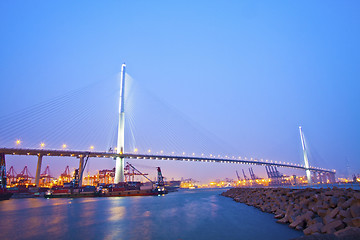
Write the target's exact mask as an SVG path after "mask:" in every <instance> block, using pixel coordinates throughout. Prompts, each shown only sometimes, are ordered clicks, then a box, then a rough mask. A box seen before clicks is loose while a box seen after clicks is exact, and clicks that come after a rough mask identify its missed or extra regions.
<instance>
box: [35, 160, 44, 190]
mask: <svg viewBox="0 0 360 240" xmlns="http://www.w3.org/2000/svg"><path fill="white" fill-rule="evenodd" d="M42 157H43V156H42V155H41V154H38V161H37V166H36V175H35V185H36V187H39V184H40V172H41V164H42Z"/></svg>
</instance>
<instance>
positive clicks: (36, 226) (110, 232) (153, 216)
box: [0, 189, 303, 240]
mask: <svg viewBox="0 0 360 240" xmlns="http://www.w3.org/2000/svg"><path fill="white" fill-rule="evenodd" d="M223 191H224V190H221V189H199V190H180V191H178V192H174V193H170V194H167V195H166V196H146V197H111V198H78V199H64V198H63V199H42V198H31V199H11V200H8V201H1V202H0V214H1V220H0V239H12V240H13V239H123V240H126V239H142V240H161V239H164V240H165V239H166V240H171V239H174V240H179V239H182V240H187V239H196V240H201V239H204V240H205V239H206V240H209V239H227V240H229V239H241V240H246V239H252V240H253V239H269V240H271V239H274V240H275V239H276V240H280V239H292V238H296V237H299V236H302V235H303V234H302V232H299V231H295V230H293V229H290V228H289V227H288V226H287V225H282V224H278V223H276V222H275V219H274V216H273V215H272V214H268V213H263V212H261V211H260V210H258V209H256V208H253V207H250V206H247V205H245V204H241V203H237V202H234V201H233V200H232V199H230V198H226V197H223V196H220V195H219V194H220V193H221V192H223Z"/></svg>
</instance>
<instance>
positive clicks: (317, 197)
mask: <svg viewBox="0 0 360 240" xmlns="http://www.w3.org/2000/svg"><path fill="white" fill-rule="evenodd" d="M221 195H222V196H225V197H230V198H233V199H234V201H236V202H240V203H245V204H247V205H248V206H253V207H256V208H258V209H260V210H261V211H263V212H267V213H273V214H274V215H275V216H274V218H276V219H278V220H277V221H276V222H278V223H282V224H289V227H290V228H294V229H296V230H299V231H303V233H304V234H305V236H303V237H300V238H298V239H360V191H359V190H353V189H350V188H348V189H339V188H336V187H334V188H332V189H330V188H319V189H314V188H306V189H291V188H231V189H229V190H227V191H226V192H223V193H222V194H221Z"/></svg>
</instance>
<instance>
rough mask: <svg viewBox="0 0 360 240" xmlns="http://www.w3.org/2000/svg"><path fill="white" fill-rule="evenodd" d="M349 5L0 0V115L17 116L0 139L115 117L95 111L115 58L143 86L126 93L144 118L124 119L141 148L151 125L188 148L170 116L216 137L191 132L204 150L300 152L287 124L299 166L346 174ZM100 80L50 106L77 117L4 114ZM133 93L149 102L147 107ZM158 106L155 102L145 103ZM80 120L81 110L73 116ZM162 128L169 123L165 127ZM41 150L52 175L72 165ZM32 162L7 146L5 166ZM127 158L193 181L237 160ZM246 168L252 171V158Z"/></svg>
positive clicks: (359, 163) (351, 164)
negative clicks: (305, 161) (305, 151)
mask: <svg viewBox="0 0 360 240" xmlns="http://www.w3.org/2000/svg"><path fill="white" fill-rule="evenodd" d="M359 11H360V3H359V1H105V2H104V1H1V3H0V33H1V38H0V81H1V90H2V91H1V94H0V109H1V114H0V115H1V116H2V121H1V124H2V125H3V126H7V125H6V124H10V123H9V122H14V127H13V128H14V132H16V131H15V130H16V128H17V127H19V128H20V126H25V127H24V130H23V129H22V128H21V129H20V130H18V132H16V134H15V135H16V136H15V135H14V136H13V135H12V133H14V132H11V131H10V130H9V128H7V130H4V131H5V133H2V135H3V136H0V141H2V143H3V142H4V141H6V142H11V144H12V146H13V145H14V144H13V142H14V141H15V138H21V139H22V140H23V141H24V147H26V146H30V145H31V144H26V139H28V141H27V142H28V143H29V142H30V141H32V140H30V139H31V137H32V136H35V135H36V134H38V133H39V132H41V131H40V128H41V127H42V128H43V129H42V131H43V132H44V133H48V135H49V138H51V137H53V136H54V135H55V133H56V130H54V129H59V130H58V132H61V134H60V133H56V138H55V137H54V140H53V141H58V142H59V143H58V142H56V143H52V144H53V147H52V148H56V147H55V145H56V144H57V145H58V146H60V145H61V144H62V143H63V142H61V141H63V140H62V138H64V139H65V138H66V137H67V135H66V134H67V132H72V133H77V132H76V131H78V130H77V128H85V129H86V128H87V126H90V125H88V124H91V123H90V122H97V123H98V126H97V127H94V126H91V127H90V128H91V131H89V130H87V132H88V135H86V136H88V137H87V139H91V134H90V133H92V132H93V131H94V132H96V129H100V128H98V127H99V126H112V125H113V124H114V121H113V120H111V119H113V117H112V116H116V110H115V111H114V113H115V115H111V114H110V113H109V114H108V113H106V114H105V113H103V114H102V113H101V112H99V113H98V115H95V112H97V111H100V110H101V111H105V110H106V109H107V110H109V109H116V107H115V108H114V107H113V106H110V105H111V104H109V102H111V103H115V105H116V104H117V103H116V101H117V100H116V99H117V98H116V96H117V89H118V78H117V75H118V73H119V71H120V68H121V64H122V63H123V62H126V64H127V73H128V74H130V76H131V77H132V82H136V84H134V85H136V86H139V88H141V89H145V90H141V91H140V90H139V91H135V90H134V92H136V93H137V94H133V97H134V99H135V100H134V101H136V99H137V100H138V101H140V100H139V98H140V99H141V98H143V99H142V100H143V102H145V103H148V104H149V106H145V105H141V104H139V105H138V106H142V108H141V107H140V110H139V109H138V111H139V112H142V113H143V115H142V116H141V114H140V115H138V116H141V117H138V118H136V124H137V126H138V127H137V129H138V133H137V136H138V137H137V138H143V137H144V136H145V135H146V134H145V132H146V131H145V130H147V132H146V133H147V134H148V136H145V138H148V140H146V141H144V143H143V145H144V146H142V148H143V149H142V150H144V149H145V148H146V147H147V146H146V142H147V143H148V145H151V146H149V147H152V148H153V149H155V150H153V151H160V150H161V148H162V146H161V144H162V142H161V141H165V142H166V141H167V140H166V137H165V136H164V137H159V136H158V138H156V137H157V136H156V132H159V131H160V132H161V131H164V132H165V133H164V135H166V136H167V137H172V135H174V136H177V137H179V136H180V135H181V136H187V137H184V139H182V140H181V141H180V140H177V139H176V138H175V140H174V142H175V143H174V146H175V145H176V144H178V145H179V143H181V142H183V143H184V144H185V145H193V146H197V145H196V144H199V141H195V140H194V139H195V138H192V137H191V134H193V133H194V130H193V129H192V128H187V127H182V126H187V125H186V124H183V125H182V123H181V121H182V120H179V119H181V118H185V121H187V122H191V123H192V125H195V126H196V129H200V130H199V132H201V133H204V132H205V133H209V134H213V135H211V136H216V137H200V138H199V139H203V140H204V141H206V142H207V140H206V139H211V140H214V139H216V141H219V142H222V143H224V145H225V147H219V150H217V149H216V147H217V145H216V144H215V143H214V144H213V145H211V144H210V143H209V146H208V147H203V149H205V150H207V149H211V151H212V152H207V154H209V153H213V154H217V151H219V152H220V154H225V153H224V152H225V151H229V152H230V153H229V154H234V155H240V156H247V157H249V158H250V157H256V158H264V159H273V160H278V161H286V162H288V161H289V162H293V163H301V161H302V159H301V145H300V138H299V133H298V126H299V125H302V126H303V130H304V133H305V136H306V138H307V140H308V143H309V148H310V151H311V157H310V162H311V164H312V165H318V166H321V167H325V168H331V169H336V170H337V171H338V173H339V176H342V175H346V174H349V173H350V174H353V173H359V172H360V159H359V156H360V140H359V135H360V127H359V122H360V112H359V104H360V83H359V80H360V79H359V77H360V60H359V56H360V45H359V42H360V27H359V26H360V14H359ZM99 81H100V83H101V84H100V85H97V87H92V88H91V89H90V90H84V91H83V92H81V93H79V94H78V95H79V97H80V96H82V97H84V96H85V98H86V99H87V101H84V102H83V103H81V101H80V100H79V101H77V100H76V98H75V97H74V96H73V95H76V94H73V95H72V97H74V99H75V100H74V99H72V102H71V103H70V105H69V106H70V107H67V108H66V109H67V110H63V111H65V112H67V113H68V114H69V116H71V117H70V118H71V119H75V120H77V119H78V120H77V121H78V123H81V124H79V125H81V126H77V127H72V128H71V127H67V126H68V125H66V124H63V125H61V126H62V127H60V125H56V126H52V125H53V122H52V121H51V118H50V117H49V118H46V117H42V116H44V115H51V114H50V113H51V111H52V110H54V109H55V110H54V111H55V112H56V111H57V110H56V109H57V108H56V107H59V106H58V105H56V104H55V103H54V104H53V105H50V106H49V109H45V110H41V107H37V108H35V110H34V111H30V112H31V113H28V114H27V115H26V114H24V115H23V117H21V116H17V117H16V118H15V117H12V118H9V119H8V120H6V116H7V115H9V114H11V113H13V112H16V111H21V109H28V108H29V107H31V106H33V105H34V104H38V103H40V102H49V101H50V99H53V98H54V97H56V96H63V95H65V94H67V93H69V91H70V92H71V91H73V90H76V89H82V88H84V87H86V86H89V85H91V84H93V83H96V82H99ZM102 81H104V83H102ZM105 82H106V83H105ZM105 85H106V87H105ZM134 88H135V87H134ZM145 92H146V94H147V93H149V96H152V97H147V96H148V95H146V94H145ZM107 93H109V94H107ZM136 96H137V98H136ZM154 96H155V97H154ZM146 99H153V100H152V102H153V104H150V103H149V102H150V100H149V101H147V100H146ZM154 99H155V100H154ZM110 100H111V101H110ZM82 101H83V100H82ZM157 101H159V102H160V103H159V102H157ZM56 103H57V102H56ZM75 103H76V104H75ZM86 103H90V105H89V106H91V107H85V106H86ZM67 104H69V103H67ZM160 105H161V106H163V108H161V109H162V110H161V109H160V110H159V111H155V110H152V108H153V107H154V108H157V109H158V108H160V107H159V106H160ZM105 106H108V107H105ZM99 109H100V110H99ZM58 112H60V110H59V111H58ZM77 112H79V114H78V115H76V113H77ZM80 112H81V113H84V116H85V117H81V116H82V115H81V114H80ZM145 112H146V114H144V113H145ZM172 112H175V113H177V114H178V115H176V114H175V113H174V114H175V115H174V114H172ZM35 113H36V114H35ZM152 113H153V114H152ZM60 115H61V116H62V117H64V118H65V116H66V115H63V114H62V113H59V116H60ZM99 115H106V116H108V118H107V120H106V121H108V122H106V121H105V120H104V121H101V120H98V116H99ZM75 116H76V117H75ZM134 116H137V115H136V114H134ZM159 116H169V117H162V118H159ZM177 116H181V117H177ZM55 118H56V119H57V120H59V121H60V122H67V120H64V119H62V120H60V119H61V117H56V116H55V117H54V119H55ZM85 118H86V119H88V120H89V121H87V122H86V123H85V122H84V123H83V122H82V119H85ZM4 119H5V120H4ZM19 119H20V120H19ZM54 119H53V120H54ZM109 119H110V120H109ZM75 120H74V121H75ZM167 120H168V121H167ZM6 121H9V122H6ZM41 121H43V122H41ZM54 121H55V120H54ZM29 122H31V123H33V125H31V126H30V125H29ZM49 122H50V123H49ZM115 122H116V120H115ZM177 122H180V123H179V124H177ZM15 123H16V124H15ZM37 123H38V125H39V126H36V124H37ZM26 124H28V125H29V126H28V125H26ZM68 124H70V125H71V123H68ZM172 125H176V127H177V128H178V129H177V130H171V129H172ZM9 126H10V128H11V124H10V125H9ZM26 126H28V127H26ZM34 126H36V128H35V127H34ZM176 127H175V128H176ZM34 129H36V131H35V130H34ZM37 129H39V131H37ZM109 129H113V128H112V127H109V128H107V131H110V130H109ZM115 129H116V128H115ZM141 129H145V130H144V131H141ZM164 129H167V131H170V132H172V133H171V134H168V133H166V131H165V130H164ZM204 129H205V130H204ZM31 130H33V131H31ZM51 131H54V133H52V132H51ZM79 131H80V130H79ZM101 131H102V130H99V132H101ZM196 131H197V130H196ZM26 132H28V133H26ZM139 132H141V133H139ZM26 134H28V135H26ZM99 134H100V133H99ZM75 135H84V134H82V133H80V132H79V134H75ZM103 137H104V139H110V137H109V136H108V135H106V134H104V136H103ZM212 138H214V139H212ZM76 139H77V138H76ZM99 139H100V138H99ZM72 140H73V141H75V138H73V139H72ZM34 141H35V140H34ZM65 141H68V142H69V141H70V142H71V139H67V140H65ZM76 141H78V140H76ZM84 141H85V140H84ZM104 141H105V140H104ZM104 141H103V142H104ZM139 141H140V140H139ZM214 141H215V140H214ZM160 142H161V143H160ZM200 142H201V141H200ZM209 142H211V141H209ZM49 144H50V143H49ZM3 145H6V144H3ZM178 145H177V149H178V150H179V151H180V150H182V147H181V146H180V147H179V146H178ZM180 145H181V144H180ZM226 145H228V146H229V150H227V149H226ZM73 146H75V144H73ZM219 146H220V145H219ZM77 148H78V147H77ZM139 149H140V148H139ZM101 150H102V149H101ZM205 150H204V151H205ZM183 151H196V150H186V149H184V150H183ZM44 161H45V164H49V165H50V166H51V167H52V169H53V172H54V173H56V174H58V173H60V172H61V171H62V170H63V169H64V168H65V166H66V164H69V165H71V166H72V167H75V166H76V164H77V161H76V160H74V159H65V160H64V159H59V160H56V161H53V160H52V159H46V160H44ZM35 162H36V159H33V158H24V157H9V158H8V162H7V165H8V166H11V165H14V166H15V168H16V169H18V170H17V171H18V172H19V171H20V170H21V168H22V167H23V166H24V165H25V164H28V165H29V167H30V169H31V170H32V171H33V173H34V172H35V166H36V163H35ZM134 164H135V165H136V163H134ZM138 164H139V166H142V167H143V168H144V169H145V168H146V167H149V166H156V165H159V166H162V167H163V168H164V170H163V171H164V173H165V175H167V176H168V177H175V178H180V177H192V178H195V179H198V180H203V181H207V180H210V179H215V178H225V177H230V178H234V177H235V175H234V171H235V170H236V169H237V170H240V169H241V168H244V169H247V166H239V167H238V166H236V168H234V166H226V165H219V164H217V165H212V164H208V165H205V164H201V163H185V162H184V163H171V162H155V161H148V162H139V163H138ZM113 165H114V162H113V161H112V160H103V161H102V162H100V161H97V162H96V161H92V162H91V163H90V167H89V168H90V171H95V170H96V169H100V168H112V166H113ZM139 168H141V167H139ZM145 171H152V170H150V168H149V170H145ZM282 171H283V172H285V173H288V174H290V172H288V171H287V170H282ZM255 173H257V174H258V175H264V173H265V171H264V169H262V168H256V171H255ZM298 174H302V173H298Z"/></svg>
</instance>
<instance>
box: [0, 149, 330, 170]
mask: <svg viewBox="0 0 360 240" xmlns="http://www.w3.org/2000/svg"><path fill="white" fill-rule="evenodd" d="M0 153H4V154H7V155H32V156H39V155H42V156H54V157H82V156H89V157H92V158H116V157H123V158H129V159H153V160H175V161H191V162H217V163H232V164H248V165H260V166H277V167H285V168H292V169H300V170H306V168H305V167H304V166H301V165H295V164H291V163H290V164H288V163H277V162H266V161H259V160H247V159H235V158H214V157H211V158H208V157H194V156H174V155H154V154H134V153H123V154H117V153H113V152H94V151H73V150H51V149H21V148H0ZM309 170H310V171H316V172H328V173H334V171H333V170H329V169H323V168H316V167H310V168H309Z"/></svg>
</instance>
